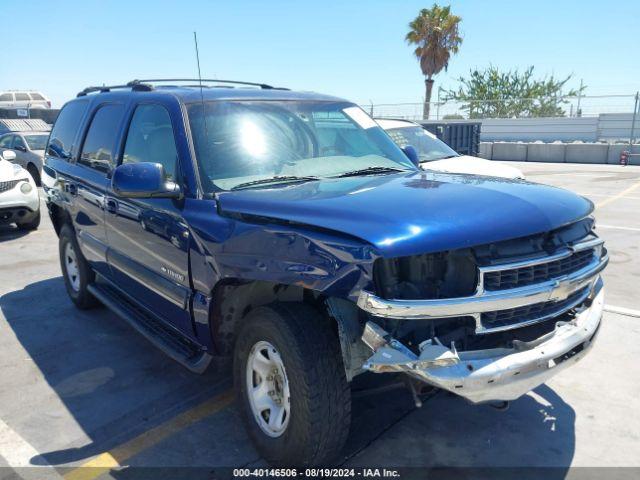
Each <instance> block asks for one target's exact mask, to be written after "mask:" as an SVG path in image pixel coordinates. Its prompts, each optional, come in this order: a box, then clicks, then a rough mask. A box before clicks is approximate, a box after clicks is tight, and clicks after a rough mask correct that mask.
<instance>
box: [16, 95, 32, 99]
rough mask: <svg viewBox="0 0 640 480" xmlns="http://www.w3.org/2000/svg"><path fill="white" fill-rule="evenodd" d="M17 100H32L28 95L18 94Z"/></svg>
mask: <svg viewBox="0 0 640 480" xmlns="http://www.w3.org/2000/svg"><path fill="white" fill-rule="evenodd" d="M16 100H31V99H30V98H29V95H27V94H26V93H16Z"/></svg>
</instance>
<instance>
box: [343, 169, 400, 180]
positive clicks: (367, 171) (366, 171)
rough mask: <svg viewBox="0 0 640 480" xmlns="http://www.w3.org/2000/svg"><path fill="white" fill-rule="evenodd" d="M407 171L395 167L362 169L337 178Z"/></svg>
mask: <svg viewBox="0 0 640 480" xmlns="http://www.w3.org/2000/svg"><path fill="white" fill-rule="evenodd" d="M404 171H406V170H404V169H402V168H394V167H367V168H361V169H360V170H352V171H351V172H345V173H341V174H340V175H336V176H335V178H341V177H357V176H359V175H375V174H377V173H394V172H404Z"/></svg>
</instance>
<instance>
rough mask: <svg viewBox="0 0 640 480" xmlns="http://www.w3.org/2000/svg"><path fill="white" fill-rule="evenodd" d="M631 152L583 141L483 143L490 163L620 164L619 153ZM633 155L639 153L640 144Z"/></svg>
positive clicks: (634, 161) (632, 161)
mask: <svg viewBox="0 0 640 480" xmlns="http://www.w3.org/2000/svg"><path fill="white" fill-rule="evenodd" d="M623 150H629V144H624V143H604V142H601V143H584V142H570V143H562V142H553V143H543V142H481V143H480V156H481V157H482V158H486V159H489V160H502V161H517V162H525V161H526V162H553V163H565V162H566V163H609V164H616V165H617V164H619V163H620V153H621V152H622V151H623ZM631 153H634V154H640V144H636V145H633V147H632V149H631ZM629 165H640V156H635V157H629Z"/></svg>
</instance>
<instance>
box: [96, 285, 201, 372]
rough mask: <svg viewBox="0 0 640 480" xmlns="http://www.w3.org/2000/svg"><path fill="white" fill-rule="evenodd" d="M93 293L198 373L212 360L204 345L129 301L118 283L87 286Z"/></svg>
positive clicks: (149, 338) (135, 327)
mask: <svg viewBox="0 0 640 480" xmlns="http://www.w3.org/2000/svg"><path fill="white" fill-rule="evenodd" d="M87 288H88V290H89V291H90V292H91V294H92V295H93V296H94V297H96V298H97V299H98V300H100V302H102V303H103V304H104V305H105V306H106V307H107V308H109V309H110V310H111V311H113V313H115V314H116V315H118V316H119V317H121V318H122V319H123V320H125V321H126V322H127V323H128V324H129V325H131V326H132V327H133V328H134V329H135V330H136V331H138V333H141V334H142V335H144V336H145V337H146V339H147V340H149V341H150V342H151V343H152V344H153V345H155V346H156V347H158V348H159V349H160V350H162V352H164V353H165V354H166V355H167V356H169V357H170V358H172V359H173V360H175V361H176V362H178V363H179V364H181V365H182V366H184V367H185V368H187V369H188V370H190V371H192V372H194V373H202V372H204V371H205V370H206V369H207V367H208V366H209V364H210V363H211V359H212V356H211V355H210V354H208V353H207V352H205V351H204V350H203V349H202V347H201V346H199V345H197V344H196V343H195V342H193V341H192V340H190V339H189V338H187V337H185V336H184V335H182V334H181V333H179V332H177V331H176V330H174V329H172V328H171V327H169V326H167V325H164V323H163V322H162V321H161V320H158V319H156V318H154V317H153V316H152V315H151V314H149V313H147V312H146V311H145V310H144V309H142V308H141V307H139V306H138V305H136V304H134V303H133V302H131V301H129V300H128V299H127V298H126V297H124V296H123V295H122V294H120V293H119V292H118V291H117V290H116V289H115V288H114V287H111V286H110V285H108V284H107V283H102V282H100V283H94V284H91V285H88V286H87Z"/></svg>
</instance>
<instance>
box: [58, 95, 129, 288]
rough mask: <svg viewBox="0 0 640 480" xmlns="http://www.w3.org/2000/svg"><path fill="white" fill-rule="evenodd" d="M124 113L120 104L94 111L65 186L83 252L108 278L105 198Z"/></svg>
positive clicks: (106, 105)
mask: <svg viewBox="0 0 640 480" xmlns="http://www.w3.org/2000/svg"><path fill="white" fill-rule="evenodd" d="M124 112H125V107H124V105H123V104H120V103H106V104H102V105H99V106H98V108H97V109H95V110H94V112H93V116H92V118H91V120H90V122H89V126H88V128H87V130H86V132H85V134H84V140H83V141H82V143H81V148H80V154H79V156H78V159H77V161H76V164H75V166H74V167H73V168H72V169H71V170H70V171H69V172H68V179H67V183H66V185H65V191H66V192H67V193H68V194H69V196H70V197H72V199H73V200H72V202H73V209H72V211H73V224H74V227H75V230H76V236H77V239H78V243H79V244H80V248H81V250H82V252H83V254H84V255H85V257H86V258H87V260H89V262H91V263H92V264H93V266H94V268H95V269H96V270H98V271H99V272H100V273H102V274H104V275H107V276H109V269H108V266H107V264H106V251H107V237H106V232H105V194H106V190H107V186H108V185H109V182H110V175H111V171H112V169H113V168H114V166H115V160H114V159H115V150H116V142H117V139H118V137H119V135H120V129H121V127H122V121H123V119H124Z"/></svg>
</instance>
